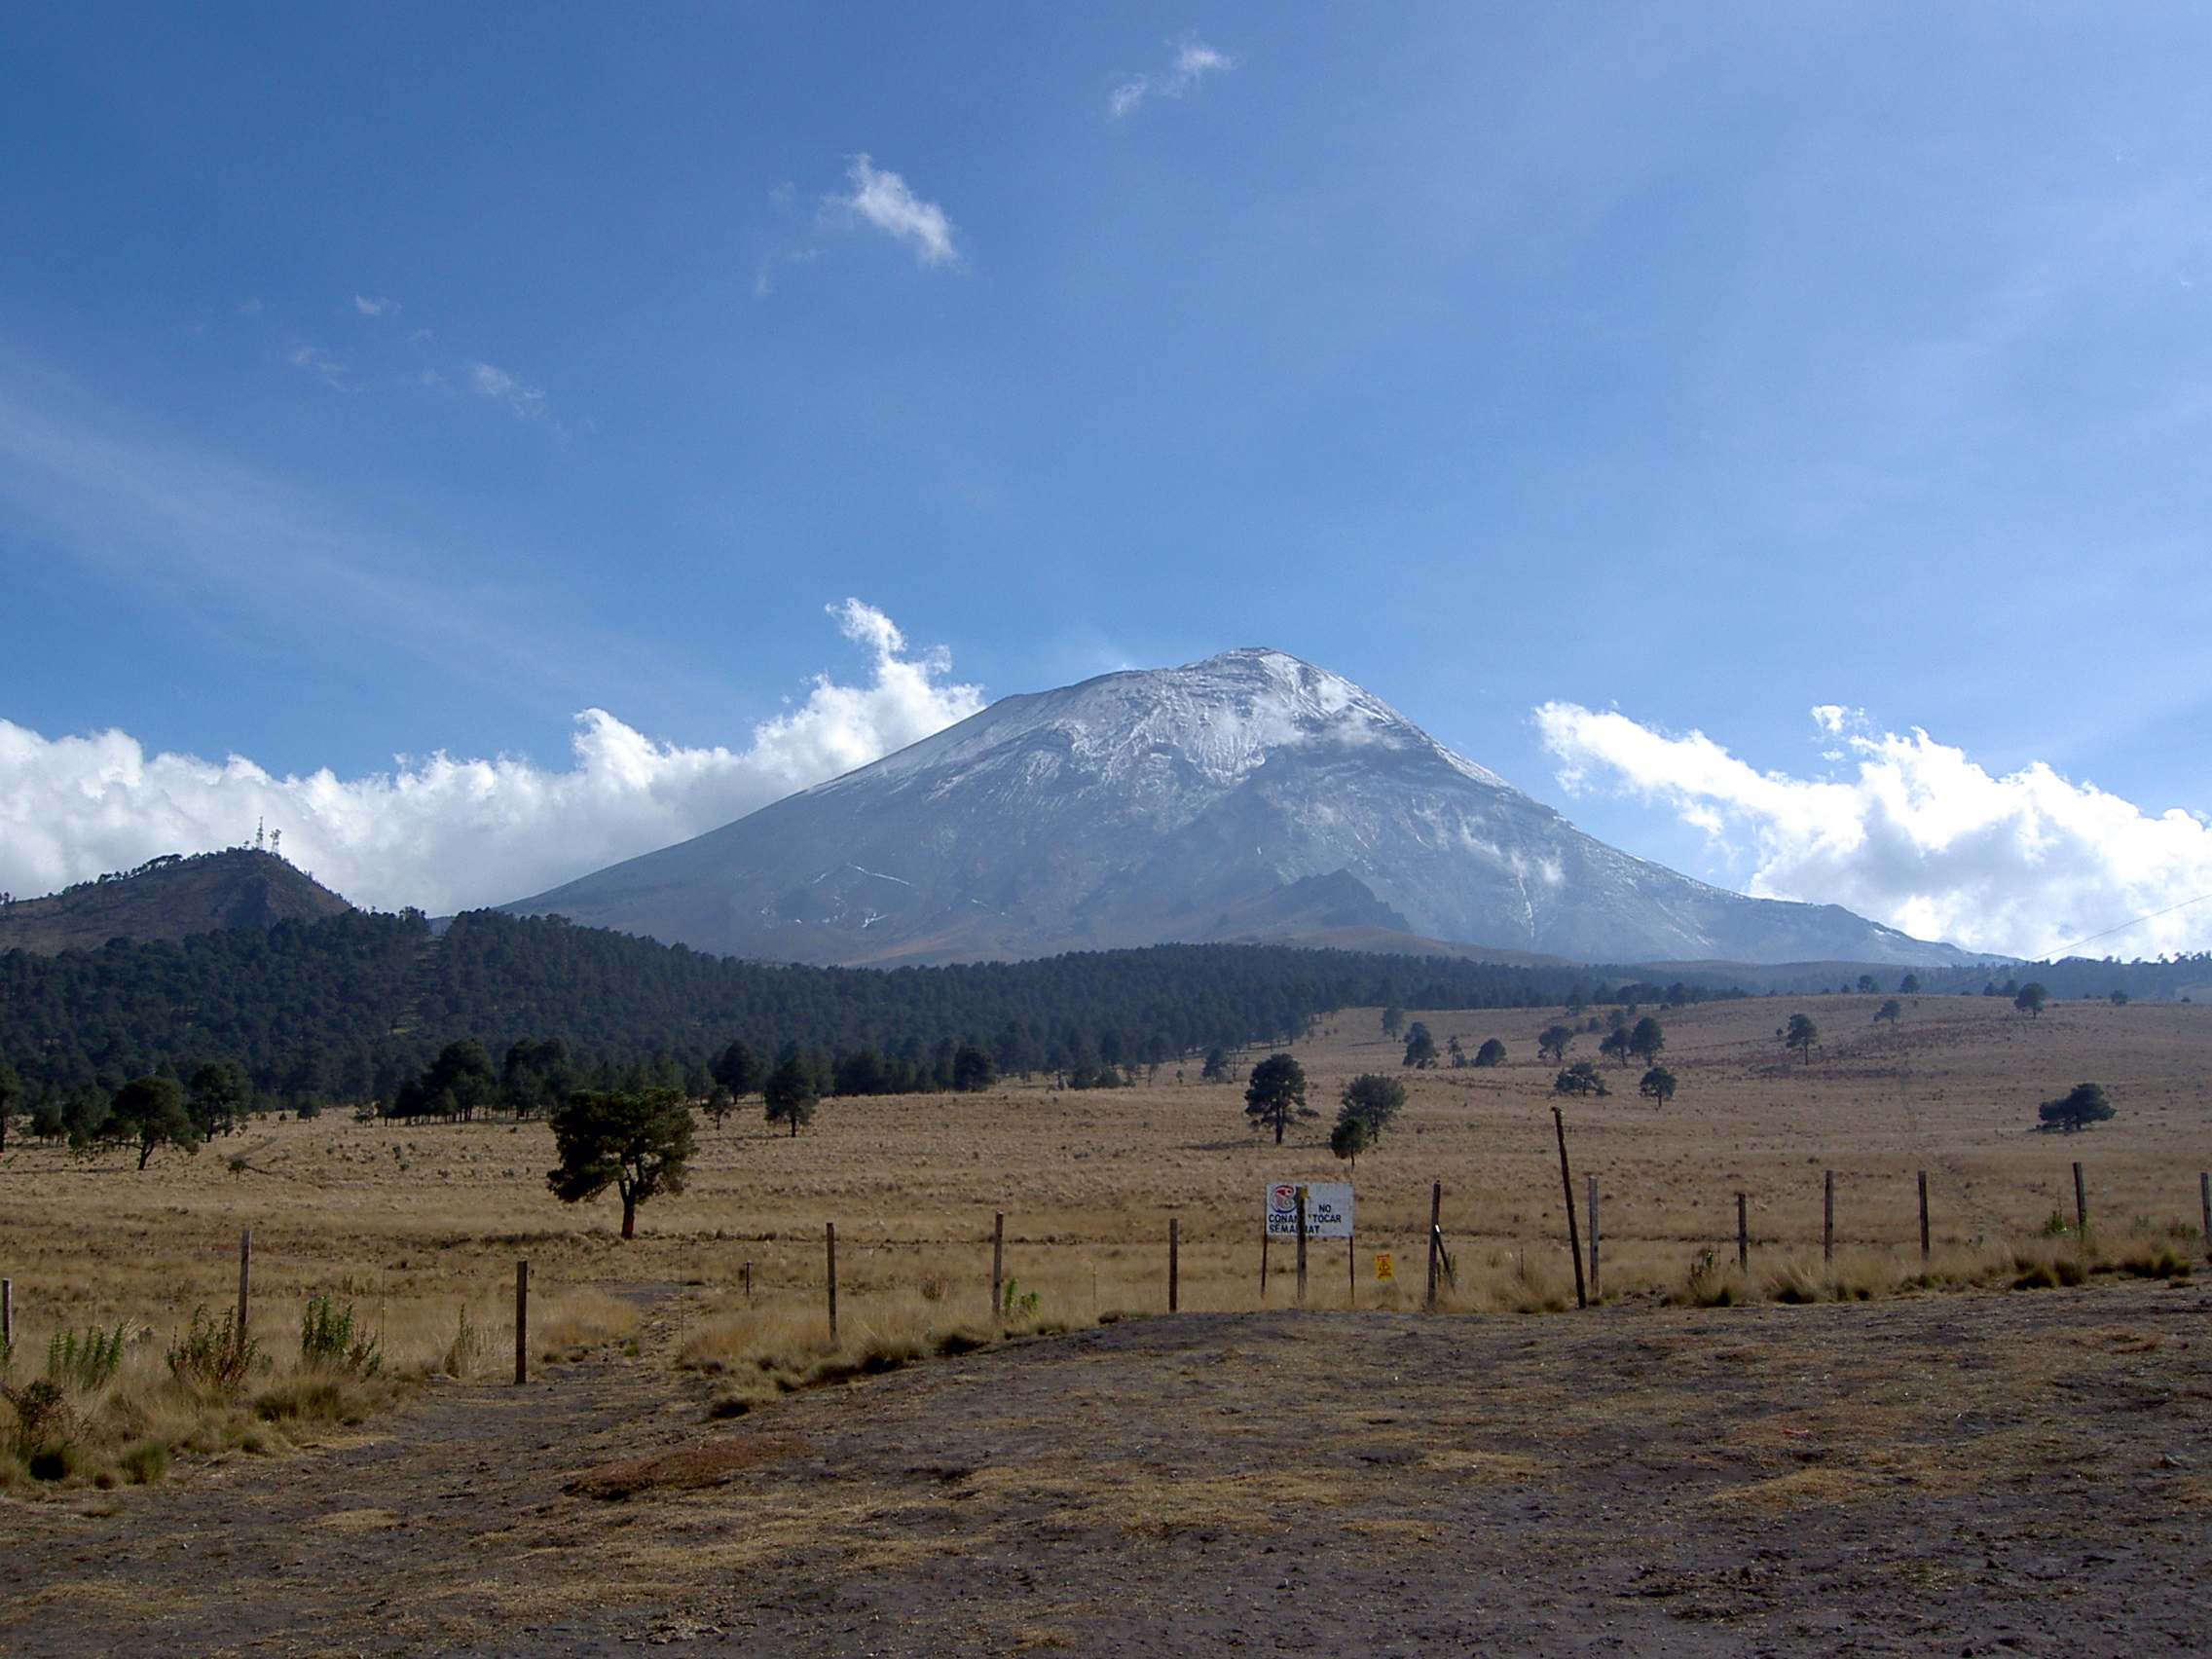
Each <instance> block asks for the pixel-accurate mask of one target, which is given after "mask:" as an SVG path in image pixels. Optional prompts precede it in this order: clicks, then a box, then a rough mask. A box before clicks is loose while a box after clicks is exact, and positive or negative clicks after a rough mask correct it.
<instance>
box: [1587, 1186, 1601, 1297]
mask: <svg viewBox="0 0 2212 1659" xmlns="http://www.w3.org/2000/svg"><path fill="white" fill-rule="evenodd" d="M1588 1179H1589V1183H1590V1185H1589V1193H1590V1214H1589V1216H1588V1218H1587V1219H1588V1221H1589V1223H1590V1294H1591V1295H1592V1296H1596V1295H1598V1294H1599V1291H1598V1177H1597V1176H1595V1175H1592V1176H1590V1177H1589V1178H1588Z"/></svg>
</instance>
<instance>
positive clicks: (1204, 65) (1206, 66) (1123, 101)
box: [1106, 35, 1236, 121]
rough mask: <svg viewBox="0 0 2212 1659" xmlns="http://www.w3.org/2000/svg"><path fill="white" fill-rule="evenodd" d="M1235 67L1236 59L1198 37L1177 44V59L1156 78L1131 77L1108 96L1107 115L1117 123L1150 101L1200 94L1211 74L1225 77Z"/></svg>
mask: <svg viewBox="0 0 2212 1659" xmlns="http://www.w3.org/2000/svg"><path fill="white" fill-rule="evenodd" d="M1235 67H1236V59H1235V58H1234V57H1232V56H1230V55H1228V54H1227V53H1223V52H1216V51H1215V50H1214V49H1213V48H1212V47H1210V46H1208V45H1206V43H1205V42H1204V41H1202V40H1200V39H1198V36H1197V35H1185V36H1184V37H1183V38H1182V39H1181V40H1179V41H1177V42H1176V43H1175V57H1174V60H1173V61H1172V62H1171V63H1170V64H1169V65H1168V66H1167V68H1166V69H1164V70H1162V71H1161V73H1159V74H1157V75H1132V76H1130V77H1129V78H1128V79H1127V80H1125V81H1124V82H1122V83H1121V84H1120V85H1119V86H1117V87H1116V88H1115V89H1114V90H1113V92H1110V93H1109V94H1107V98H1106V113H1107V114H1109V115H1110V116H1112V117H1114V119H1116V120H1117V121H1118V120H1120V119H1121V118H1122V117H1123V116H1124V115H1127V114H1128V113H1129V112H1130V111H1131V110H1133V109H1135V108H1136V107H1137V106H1138V105H1139V104H1141V103H1143V102H1144V101H1145V100H1146V99H1147V98H1179V97H1182V96H1184V95H1185V94H1186V93H1189V92H1196V91H1198V85H1199V83H1201V82H1202V81H1204V80H1205V78H1206V77H1207V76H1208V75H1223V74H1227V73H1228V72H1229V71H1230V70H1232V69H1234V68H1235Z"/></svg>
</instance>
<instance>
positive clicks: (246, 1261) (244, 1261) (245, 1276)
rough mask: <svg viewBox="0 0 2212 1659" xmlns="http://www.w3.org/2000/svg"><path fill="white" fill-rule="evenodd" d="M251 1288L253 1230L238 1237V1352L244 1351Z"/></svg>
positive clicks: (250, 1229)
mask: <svg viewBox="0 0 2212 1659" xmlns="http://www.w3.org/2000/svg"><path fill="white" fill-rule="evenodd" d="M252 1287H253V1229H252V1228H250V1227H249V1228H247V1229H246V1230H245V1231H244V1232H243V1233H241V1234H240V1235H239V1330H238V1341H239V1350H240V1352H241V1353H242V1352H243V1351H244V1350H245V1320H246V1311H247V1307H248V1304H247V1300H246V1298H247V1296H248V1294H249V1293H250V1292H251V1290H252Z"/></svg>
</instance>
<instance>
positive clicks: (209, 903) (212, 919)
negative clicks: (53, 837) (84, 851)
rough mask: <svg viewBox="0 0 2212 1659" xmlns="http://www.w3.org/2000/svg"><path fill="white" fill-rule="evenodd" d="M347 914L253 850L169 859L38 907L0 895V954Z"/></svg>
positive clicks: (86, 884)
mask: <svg viewBox="0 0 2212 1659" xmlns="http://www.w3.org/2000/svg"><path fill="white" fill-rule="evenodd" d="M351 908H352V906H351V905H350V904H349V903H346V901H345V900H343V899H341V898H340V897H339V896H338V895H337V894H335V893H333V892H331V891H330V889H329V888H327V887H324V886H322V885H320V884H319V883H317V882H316V881H315V880H314V878H313V877H312V876H310V875H309V874H307V873H306V872H305V871H304V870H301V869H299V868H297V867H295V866H293V865H291V864H290V863H288V862H287V861H285V860H284V859H281V858H279V857H277V856H276V854H275V853H269V852H263V851H261V850H259V849H258V848H254V847H227V848H225V849H224V850H223V851H221V852H218V853H197V854H193V855H191V856H190V857H186V856H183V855H180V854H175V853H172V854H170V855H169V856H168V857H166V858H159V859H154V860H152V861H150V862H148V863H146V864H142V865H140V866H138V867H137V868H136V869H128V870H123V871H121V872H119V873H118V874H115V875H103V876H101V877H100V878H99V879H98V880H96V881H80V882H79V883H77V885H76V886H74V887H68V888H64V889H63V890H62V891H61V892H59V893H55V894H52V895H50V896H48V897H47V898H44V899H18V898H15V897H14V896H12V895H0V950H18V949H19V950H31V951H37V952H39V953H41V954H44V955H51V954H52V953H53V952H55V951H57V950H92V949H96V948H98V947H99V946H100V945H103V944H105V943H106V942H107V941H108V940H111V939H116V938H123V939H133V940H152V939H184V938H187V937H189V936H191V935H193V934H203V933H210V932H213V931H215V930H217V929H221V928H266V927H269V926H271V925H272V924H274V923H276V922H281V921H300V922H313V921H319V920H321V919H322V918H323V917H325V916H336V915H343V914H344V913H345V912H346V911H348V910H350V909H351Z"/></svg>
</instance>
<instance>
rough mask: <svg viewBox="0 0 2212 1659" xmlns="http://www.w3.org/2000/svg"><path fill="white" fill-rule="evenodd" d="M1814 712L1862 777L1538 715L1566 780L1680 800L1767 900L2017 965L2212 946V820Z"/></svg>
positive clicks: (1586, 718) (1837, 714)
mask: <svg viewBox="0 0 2212 1659" xmlns="http://www.w3.org/2000/svg"><path fill="white" fill-rule="evenodd" d="M1813 718H1814V719H1815V721H1816V722H1817V723H1818V725H1819V726H1820V728H1821V730H1822V732H1823V734H1824V735H1825V736H1826V737H1829V738H1832V739H1833V740H1834V741H1835V742H1836V744H1837V745H1838V747H1837V748H1836V749H1835V750H1834V751H1833V757H1834V758H1835V759H1837V760H1839V761H1841V762H1844V763H1845V766H1846V768H1847V769H1848V770H1849V771H1850V773H1851V775H1849V776H1842V777H1837V778H1832V779H1825V780H1822V779H1803V778H1792V777H1789V776H1787V775H1786V774H1783V773H1779V772H1761V771H1758V770H1756V769H1755V768H1753V767H1751V766H1749V765H1747V764H1746V763H1745V762H1743V761H1742V760H1739V759H1737V758H1736V757H1735V756H1732V755H1730V754H1729V753H1728V751H1727V750H1725V749H1723V748H1722V747H1721V746H1720V745H1719V744H1717V743H1714V741H1713V740H1712V739H1711V738H1709V737H1707V736H1706V735H1705V734H1704V733H1703V732H1697V731H1693V732H1691V733H1690V734H1689V735H1688V736H1687V737H1668V736H1665V735H1663V734H1661V733H1659V732H1656V731H1653V730H1651V729H1650V728H1649V727H1648V726H1644V725H1640V724H1639V723H1637V722H1636V721H1635V720H1632V719H1629V718H1628V717H1627V716H1625V715H1621V714H1615V713H1605V712H1594V711H1592V710H1589V709H1585V708H1582V707H1580V706H1579V705H1577V704H1574V703H1546V704H1544V705H1543V706H1542V707H1540V708H1539V709H1537V710H1536V712H1535V719H1536V725H1537V728H1538V730H1539V731H1540V732H1541V733H1542V735H1543V740H1544V743H1545V746H1546V747H1547V748H1549V749H1550V750H1551V752H1552V753H1553V754H1554V755H1555V756H1558V757H1559V759H1560V761H1561V762H1562V770H1561V773H1560V781H1561V783H1562V784H1563V785H1564V786H1566V787H1567V789H1569V790H1580V789H1585V788H1588V787H1590V786H1591V785H1592V784H1593V783H1594V782H1609V783H1612V784H1614V785H1616V786H1623V787H1626V788H1628V789H1630V790H1633V791H1636V792H1639V793H1642V794H1643V795H1644V796H1646V797H1647V798H1650V799H1654V800H1657V801H1661V802H1664V803H1665V804H1667V805H1668V806H1670V807H1672V808H1673V809H1674V810H1675V811H1676V812H1677V813H1678V814H1679V815H1680V816H1681V818H1682V819H1683V820H1684V821H1685V822H1687V823H1689V824H1692V825H1695V826H1697V827H1698V828H1700V829H1702V830H1705V831H1706V832H1707V833H1708V834H1710V835H1711V836H1713V837H1714V840H1715V841H1716V842H1718V843H1719V844H1721V845H1722V846H1724V847H1725V848H1727V849H1728V850H1729V851H1730V852H1731V853H1732V854H1733V855H1735V856H1737V857H1739V858H1747V859H1748V860H1749V861H1750V863H1751V866H1752V867H1753V871H1754V873H1753V874H1752V876H1751V881H1750V882H1749V883H1748V890H1749V891H1750V892H1752V893H1755V894H1759V895H1761V896H1764V897H1769V898H1777V899H1802V900H1811V901H1815V902H1818V903H1834V904H1842V905H1845V906H1847V907H1849V908H1851V909H1853V910H1856V911H1858V912H1859V913H1860V914H1862V915H1864V916H1871V917H1873V918H1874V919H1875V920H1877V921H1882V922H1887V923H1889V924H1890V925H1891V926H1892V927H1897V928H1902V929H1903V930H1904V931H1905V932H1907V933H1910V934H1915V935H1918V936H1919V937H1921V938H1923V939H1944V940H1951V941H1952V942H1954V943H1957V944H1962V945H1966V946H1968V947H1970V948H1972V949H1977V950H1989V951H1997V952H2002V953H2005V954H2009V955H2015V956H2028V957H2044V956H2047V955H2049V954H2050V953H2052V952H2053V951H2057V950H2062V949H2065V948H2067V947H2069V946H2071V945H2074V944H2076V943H2080V944H2081V945H2082V947H2083V954H2084V955H2091V956H2103V955H2117V956H2155V955H2157V954H2159V953H2161V952H2171V951H2180V950H2202V949H2205V948H2207V947H2208V946H2212V903H2203V904H2197V903H2192V901H2194V900H2196V899H2199V898H2204V897H2206V896H2208V895H2212V828H2208V827H2207V826H2206V825H2205V823H2204V822H2203V821H2201V820H2200V819H2198V818H2196V817H2194V816H2192V815H2191V814H2190V813H2187V812H2184V811H2182V810H2180V809H2178V808H2176V809H2174V810H2171V811H2168V812H2164V813H2161V814H2158V815H2157V816H2154V815H2152V814H2150V813H2146V812H2145V811H2143V810H2142V809H2141V808H2140V807H2138V806H2136V805H2135V804H2134V803H2133V802H2131V801H2127V800H2123V799H2121V798H2120V796H2119V795H2115V794H2109V793H2106V792H2104V791H2102V790H2100V789H2097V788H2096V787H2095V786H2094V785H2090V784H2076V783H2072V782H2070V781H2069V780H2067V779H2066V778H2063V777H2061V776H2060V775H2059V774H2058V773H2057V772H2055V771H2053V770H2052V769H2051V768H2050V767H2049V766H2047V765H2046V764H2044V763H2043V762H2041V761H2038V762H2036V763H2035V764H2034V765H2032V766H2028V767H2025V768H2023V769H2022V770H2020V771H2017V772H2013V773H2010V774H2009V775H2007V776H2004V777H1993V776H1991V775H1990V774H1989V773H1988V772H1987V771H1985V770H1983V769H1982V768H1981V767H1980V766H1978V765H1976V764H1975V763H1974V762H1973V761H1972V760H1970V759H1969V758H1968V757H1967V756H1966V754H1965V753H1964V752H1963V751H1961V750H1958V749H1954V748H1952V747H1950V746H1949V745H1946V744H1941V743H1937V742H1936V741H1935V740H1934V739H1933V738H1931V737H1930V736H1929V735H1928V734H1927V733H1926V732H1925V731H1921V730H1919V729H1917V728H1916V729H1915V730H1913V731H1912V732H1911V733H1910V734H1909V735H1907V736H1899V735H1898V734H1896V733H1894V732H1877V731H1872V730H1868V729H1865V728H1864V725H1863V722H1862V721H1861V720H1860V719H1858V718H1857V717H1856V716H1854V715H1853V714H1852V713H1851V712H1850V711H1848V710H1845V709H1842V708H1838V707H1832V706H1828V707H1822V708H1819V709H1815V710H1814V711H1813ZM2161 912H2162V913H2161ZM2138 917H2143V918H2147V919H2144V920H2140V921H2138V920H2136V918H2138Z"/></svg>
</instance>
